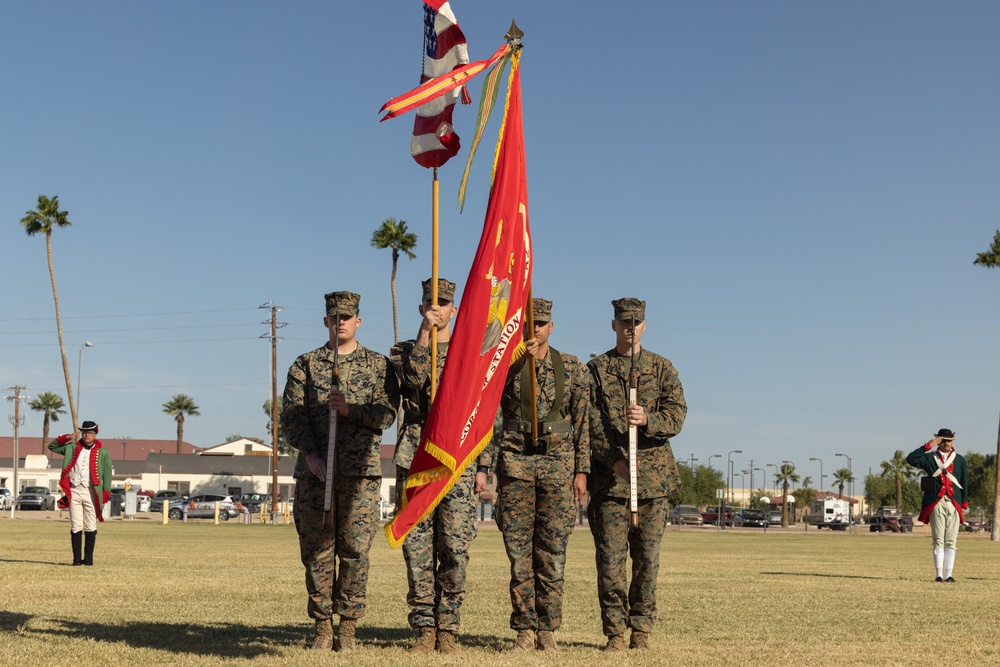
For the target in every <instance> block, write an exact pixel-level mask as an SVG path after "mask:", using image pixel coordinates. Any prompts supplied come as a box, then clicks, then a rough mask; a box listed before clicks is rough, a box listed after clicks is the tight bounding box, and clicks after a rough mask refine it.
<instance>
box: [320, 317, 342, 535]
mask: <svg viewBox="0 0 1000 667" xmlns="http://www.w3.org/2000/svg"><path fill="white" fill-rule="evenodd" d="M333 317H334V322H335V323H336V324H335V325H334V326H336V327H337V337H336V341H335V342H334V345H333V371H332V372H333V377H332V378H331V379H330V391H331V392H332V391H338V390H339V389H340V310H339V309H337V310H335V311H334V313H333ZM337 417H338V415H337V411H336V410H330V430H329V438H328V440H327V445H326V491H325V492H324V494H323V525H324V526H332V525H333V519H334V513H335V508H334V502H333V477H334V475H336V474H337Z"/></svg>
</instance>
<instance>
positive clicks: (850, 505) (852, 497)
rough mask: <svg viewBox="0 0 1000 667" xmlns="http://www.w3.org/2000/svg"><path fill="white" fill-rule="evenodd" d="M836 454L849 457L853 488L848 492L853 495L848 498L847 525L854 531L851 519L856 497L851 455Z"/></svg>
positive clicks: (848, 462) (849, 470)
mask: <svg viewBox="0 0 1000 667" xmlns="http://www.w3.org/2000/svg"><path fill="white" fill-rule="evenodd" d="M834 456H843V457H844V458H845V459H847V472H848V473H849V474H850V475H851V490H850V491H849V492H848V493H850V496H851V497H850V498H848V499H847V525H848V526H850V530H851V532H852V533H853V532H854V522H853V521H852V520H851V510H852V509H853V507H854V503H853V502H852V501H853V499H854V472H853V471H852V470H851V457H850V456H848V455H847V454H834Z"/></svg>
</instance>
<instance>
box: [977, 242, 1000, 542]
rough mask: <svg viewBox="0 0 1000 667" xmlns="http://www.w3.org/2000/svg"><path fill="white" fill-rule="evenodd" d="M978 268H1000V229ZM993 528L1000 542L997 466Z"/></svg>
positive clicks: (999, 471)
mask: <svg viewBox="0 0 1000 667" xmlns="http://www.w3.org/2000/svg"><path fill="white" fill-rule="evenodd" d="M972 263H973V264H975V265H976V266H984V267H986V268H987V269H996V268H1000V229H998V230H997V233H996V234H994V235H993V243H991V244H990V249H989V250H987V251H986V252H980V253H976V259H975V261H973V262H972ZM997 460H998V461H1000V436H997ZM991 525H992V526H993V527H992V528H991V529H990V541H991V542H998V541H1000V466H997V474H996V478H995V479H994V480H993V521H992V523H991Z"/></svg>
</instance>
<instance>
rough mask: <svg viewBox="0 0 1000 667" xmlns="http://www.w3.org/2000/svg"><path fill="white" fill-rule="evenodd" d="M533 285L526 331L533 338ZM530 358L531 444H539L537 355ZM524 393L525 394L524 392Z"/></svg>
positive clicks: (529, 289)
mask: <svg viewBox="0 0 1000 667" xmlns="http://www.w3.org/2000/svg"><path fill="white" fill-rule="evenodd" d="M531 292H532V286H531V285H530V284H529V285H528V314H527V317H526V318H525V323H524V326H525V331H526V332H527V333H528V335H529V336H531V337H532V338H534V337H535V307H534V304H535V302H534V299H533V298H532V296H531ZM528 356H529V357H530V359H528V364H530V365H529V366H528V384H529V386H530V387H531V392H530V396H531V446H532V447H537V446H538V405H536V403H537V402H538V388H537V387H536V384H537V381H536V377H537V375H536V373H537V370H536V367H535V355H533V354H529V355H528ZM522 395H523V394H522Z"/></svg>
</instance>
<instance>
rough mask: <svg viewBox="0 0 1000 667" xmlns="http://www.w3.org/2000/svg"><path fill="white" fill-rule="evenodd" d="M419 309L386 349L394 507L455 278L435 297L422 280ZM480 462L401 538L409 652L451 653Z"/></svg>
mask: <svg viewBox="0 0 1000 667" xmlns="http://www.w3.org/2000/svg"><path fill="white" fill-rule="evenodd" d="M422 286H423V303H422V304H421V306H420V314H421V315H423V320H422V321H421V324H420V330H419V331H418V333H417V338H416V339H413V340H406V341H402V342H400V343H397V344H396V345H394V346H393V348H392V351H391V352H390V353H389V358H390V360H391V362H392V366H393V368H394V369H395V371H396V374H397V375H398V376H399V382H400V390H401V393H402V400H403V423H402V425H401V426H400V428H399V438H398V441H397V444H396V455H395V459H394V460H395V463H396V507H400V501H401V499H402V493H403V487H404V485H405V483H406V475H407V472H408V471H409V469H410V464H411V463H412V462H413V456H414V454H415V453H416V451H417V448H418V447H419V445H420V435H421V432H422V431H423V427H424V424H425V423H426V421H427V416H428V414H429V412H430V369H431V354H430V331H431V328H432V327H433V326H436V327H437V328H438V343H437V357H436V360H435V361H436V364H437V377H438V378H439V379H440V377H441V371H442V370H443V368H444V360H445V357H446V355H447V353H448V343H449V340H450V337H451V318H452V316H453V315H454V311H455V308H454V306H453V301H454V298H455V283H453V282H450V281H448V280H444V279H441V280H439V281H438V303H437V304H436V305H432V303H431V287H432V284H431V281H430V280H425V281H424V282H423V283H422ZM479 462H480V463H481V464H482V466H477V467H473V466H471V465H470V466H469V467H467V468H466V469H465V472H463V473H462V476H461V477H460V478H459V479H458V481H457V482H456V483H455V485H454V486H453V487H452V488H451V490H450V491H448V493H447V494H446V495H445V497H444V498H442V500H441V502H440V503H439V504H438V506H437V507H436V508H435V509H434V511H433V512H432V513H431V514H429V515H428V516H427V517H426V518H424V520H423V521H421V522H420V523H418V524H417V525H416V526H414V527H413V528H412V529H411V530H410V533H409V534H408V535H407V536H406V539H405V540H404V541H403V558H404V560H405V561H406V580H407V583H408V591H407V595H406V603H407V605H408V606H409V608H410V612H409V616H408V618H407V620H408V621H409V624H410V627H411V628H414V629H415V630H417V631H418V636H417V639H416V641H415V642H414V644H413V645H412V646H411V647H410V651H411V652H413V653H423V652H427V651H433V650H435V649H436V650H438V651H441V652H443V653H455V652H457V651H458V646H457V644H456V643H455V632H457V631H458V628H459V625H460V621H461V618H460V610H461V607H462V601H463V600H464V598H465V570H466V566H467V565H468V563H469V547H470V545H471V544H472V540H473V539H475V537H476V533H477V531H478V525H479V524H478V521H477V519H476V497H475V494H476V493H477V492H478V491H480V490H482V487H484V486H485V484H486V473H487V472H488V467H487V466H488V464H489V454H485V453H484V454H483V455H481V456H480V458H479Z"/></svg>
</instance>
